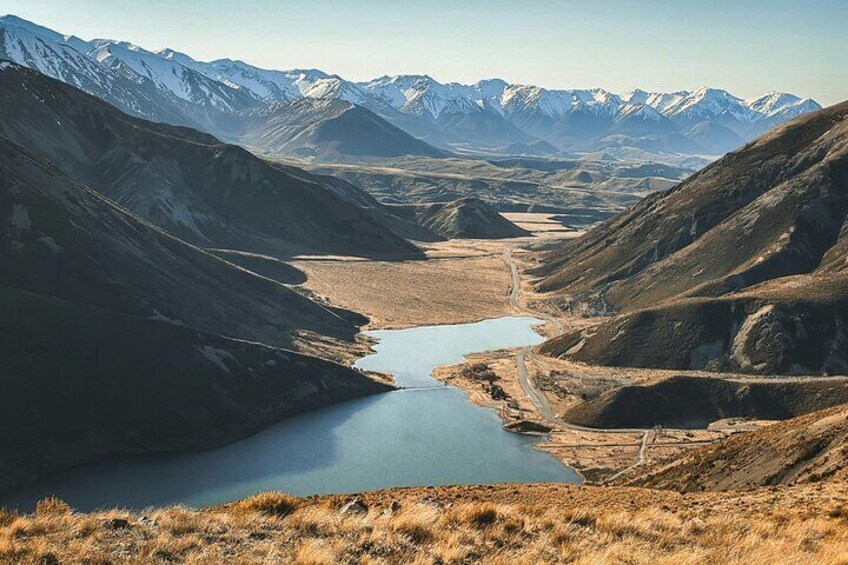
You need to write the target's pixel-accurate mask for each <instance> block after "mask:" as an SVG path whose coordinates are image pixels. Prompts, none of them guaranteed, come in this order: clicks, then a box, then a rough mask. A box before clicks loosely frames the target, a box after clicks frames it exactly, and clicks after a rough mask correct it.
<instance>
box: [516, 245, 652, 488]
mask: <svg viewBox="0 0 848 565" xmlns="http://www.w3.org/2000/svg"><path fill="white" fill-rule="evenodd" d="M519 247H520V244H518V243H516V244H513V245H510V246H509V247H507V248H506V249H505V250H504V252H503V261H504V263H505V264H506V265H507V267H509V272H510V278H511V281H510V289H509V303H510V305H511V306H512V307H513V309H515V310H516V311H517V312H520V313H522V314H525V315H528V316H533V317H534V318H540V319H542V320H545V321H546V322H548V323H549V324H551V325H552V326H553V328H554V337H556V336H559V335H562V333H563V332H564V331H565V328H564V327H563V325H562V320H560V319H559V318H557V317H555V316H552V315H551V314H548V313H546V312H540V311H538V310H533V309H532V308H528V307H527V306H524V305H523V304H521V303H520V302H519V300H518V299H519V296H520V295H521V276H520V274H519V272H518V265H517V264H516V263H515V259H513V257H512V254H513V253H515V250H516V249H518V248H519ZM532 349H533V347H532V346H528V347H524V348H522V349H521V350H520V351H519V352H518V356H517V357H516V373H517V374H518V382H519V383H521V388H523V389H524V393H525V394H526V395H527V396H528V397H529V398H530V400H531V401H532V402H533V404H534V406H536V410H537V411H538V412H539V414H540V415H541V416H542V418H544V420H545V421H546V422H548V423H549V424H553V425H557V426H561V427H564V428H568V429H570V430H575V431H584V432H594V433H602V434H621V433H640V434H642V443H641V445H640V447H639V455H638V457H637V459H636V462H635V463H633V465H631V466H630V467H627V468H626V469H623V470H621V471H619V472H618V473H616V474H615V475H613V476H612V477H610V478H608V479H607V481H612V480H614V479H617V478H618V477H620V476H622V475H624V474H625V473H627V472H629V471H631V470H632V469H634V468H636V467H638V466H640V465H643V464H644V463H645V452H646V451H647V449H648V443H649V441H650V439H651V438H653V430H650V429H648V430H646V429H642V428H587V427H585V426H578V425H576V424H570V423H568V422H565V421H564V420H562V419H560V418H557V417H556V416H555V415H554V413H553V409H552V408H551V403H550V402H549V401H548V397H547V396H545V393H543V392H542V391H540V390H539V389H537V388H536V386H535V385H534V384H533V383H532V382H531V380H530V379H529V378H528V376H527V357H528V356H529V355H530V351H531V350H532Z"/></svg>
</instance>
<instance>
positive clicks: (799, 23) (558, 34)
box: [0, 0, 848, 104]
mask: <svg viewBox="0 0 848 565" xmlns="http://www.w3.org/2000/svg"><path fill="white" fill-rule="evenodd" d="M2 13H13V14H16V15H18V16H21V17H23V18H26V19H30V20H33V21H35V22H37V23H40V24H42V25H46V26H47V27H50V28H53V29H55V30H57V31H60V32H63V33H72V34H75V35H78V36H80V37H82V38H84V39H91V38H95V37H109V38H112V39H125V40H129V41H132V42H134V43H138V44H139V45H142V46H143V47H146V48H148V49H159V48H162V47H171V48H173V49H176V50H178V51H184V52H186V53H188V54H189V55H191V56H192V57H194V58H196V59H201V60H210V59H217V58H223V57H229V58H232V59H242V60H244V61H247V62H249V63H252V64H255V65H258V66H262V67H268V68H279V69H287V68H294V67H300V68H312V67H314V68H320V69H322V70H324V71H327V72H331V73H336V74H339V75H341V76H343V77H345V78H348V79H355V80H364V79H370V78H374V77H377V76H380V75H383V74H389V75H394V74H401V73H420V74H424V73H426V74H429V75H431V76H433V77H434V78H436V79H438V80H440V81H460V82H474V81H476V80H479V79H482V78H491V77H501V78H503V79H505V80H507V81H509V82H520V83H528V84H537V85H540V86H545V87H549V88H578V87H593V86H601V87H604V88H606V89H608V90H611V91H613V92H622V91H626V90H630V89H632V88H636V87H638V88H642V89H645V90H679V89H690V88H692V87H694V86H698V85H702V84H707V85H710V86H715V87H719V88H725V89H727V90H730V91H731V92H733V93H734V94H737V95H739V96H744V97H748V96H754V95H759V94H762V93H764V92H766V91H769V90H785V91H790V92H794V93H795V94H798V95H799V96H804V97H812V98H815V99H817V100H818V101H819V102H821V103H822V104H831V103H834V102H837V101H840V100H843V99H846V98H848V33H846V29H845V25H846V22H848V0H747V1H746V0H736V1H731V0H678V1H673V0H663V1H660V0H643V1H639V0H630V1H628V0H600V1H592V0H580V1H569V0H560V1H554V0H523V1H519V0H487V1H486V0H453V1H447V0H446V1H442V0H431V1H428V2H425V1H411V0H402V1H401V0H397V1H394V2H389V1H383V0H299V1H287V0H282V1H281V0H170V1H165V0H73V1H69V0H11V1H10V0H0V14H2Z"/></svg>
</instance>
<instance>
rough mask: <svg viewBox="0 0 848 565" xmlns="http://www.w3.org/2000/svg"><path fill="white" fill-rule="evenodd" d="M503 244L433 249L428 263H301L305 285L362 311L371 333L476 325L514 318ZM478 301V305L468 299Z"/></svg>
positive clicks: (455, 244)
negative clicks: (508, 297) (368, 321)
mask: <svg viewBox="0 0 848 565" xmlns="http://www.w3.org/2000/svg"><path fill="white" fill-rule="evenodd" d="M505 246H506V243H504V242H503V241H493V242H488V241H478V240H468V241H461V242H453V241H452V242H445V243H439V244H433V249H430V250H428V259H427V260H424V261H394V262H389V261H350V260H318V261H310V260H306V261H304V260H299V261H294V262H293V263H292V264H293V265H294V266H296V267H297V268H298V269H301V270H303V271H304V272H305V273H306V275H307V277H308V280H307V281H306V283H305V285H304V286H306V287H307V288H308V289H310V290H312V291H313V292H315V293H317V294H319V295H321V296H324V297H326V298H328V299H329V301H330V302H332V303H333V304H336V305H339V306H342V307H344V308H348V309H351V310H355V311H357V312H361V313H363V314H365V315H366V316H368V317H369V318H370V319H371V323H370V324H369V325H368V327H369V328H381V329H388V328H406V327H410V326H419V325H435V324H458V323H466V322H475V321H478V320H482V319H485V318H496V317H500V316H506V315H510V314H512V310H511V309H510V307H509V303H508V301H507V292H508V289H509V271H508V270H507V269H506V267H505V266H504V264H503V261H502V260H501V258H500V253H501V252H502V251H503V248H504V247H505ZM469 296H473V297H474V300H469V299H468V297H469Z"/></svg>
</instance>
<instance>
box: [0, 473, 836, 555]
mask: <svg viewBox="0 0 848 565" xmlns="http://www.w3.org/2000/svg"><path fill="white" fill-rule="evenodd" d="M0 562H3V563H16V564H21V565H25V564H43V563H104V564H105V563H112V564H138V565H141V564H145V565H154V564H160V563H162V564H164V563H187V564H201V563H225V562H226V563H240V564H245V565H248V564H254V563H255V564H259V563H262V564H265V563H296V564H299V565H323V564H327V565H330V564H334V563H375V564H376V563H417V564H430V563H432V564H435V563H479V562H485V563H503V564H506V563H516V562H521V563H540V564H543V563H564V562H568V563H577V564H586V565H588V564H593V565H594V564H605V563H652V564H674V565H685V564H694V563H724V564H733V563H738V564H743V563H744V564H749V563H795V564H806V563H818V564H823V565H828V564H829V565H836V564H844V563H846V562H848V486H846V485H844V484H827V485H814V486H803V487H785V488H768V489H760V490H757V491H755V492H750V493H698V494H687V495H682V494H677V493H673V492H668V491H659V490H651V489H642V488H628V487H588V486H573V485H497V486H473V487H441V488H409V489H391V490H386V491H378V492H371V493H364V494H361V495H356V496H350V495H345V496H342V495H332V496H319V497H311V498H306V499H297V498H293V497H290V496H288V495H284V494H280V493H265V494H260V495H257V496H256V497H253V498H250V499H246V500H243V501H239V502H236V503H232V504H228V505H224V506H218V507H212V508H208V509H203V510H192V509H187V508H183V507H171V508H164V509H155V510H149V511H145V512H142V513H130V512H125V511H121V510H109V511H104V512H97V513H91V514H77V513H73V512H72V511H71V510H70V509H69V508H67V507H66V506H65V505H64V504H63V503H61V502H59V501H56V500H47V501H44V502H42V503H41V504H40V505H39V508H38V510H37V511H36V512H35V513H34V514H32V515H28V516H18V515H15V514H12V513H0Z"/></svg>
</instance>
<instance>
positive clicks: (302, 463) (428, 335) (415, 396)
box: [0, 317, 579, 510]
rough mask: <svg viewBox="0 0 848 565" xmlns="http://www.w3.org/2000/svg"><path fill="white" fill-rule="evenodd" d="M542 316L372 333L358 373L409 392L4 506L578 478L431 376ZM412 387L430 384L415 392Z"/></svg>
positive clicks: (135, 464) (118, 469)
mask: <svg viewBox="0 0 848 565" xmlns="http://www.w3.org/2000/svg"><path fill="white" fill-rule="evenodd" d="M536 323H539V321H538V320H535V319H533V318H517V317H512V318H500V319H496V320H486V321H483V322H478V323H475V324H462V325H453V326H427V327H418V328H412V329H407V330H382V331H374V332H368V335H369V336H371V337H374V338H377V339H378V340H379V343H378V344H377V345H376V346H375V348H374V349H375V351H376V353H375V354H373V355H369V356H367V357H364V358H362V359H360V360H359V361H358V362H357V363H356V365H355V366H356V367H359V368H361V369H365V370H371V371H380V372H390V373H393V374H394V375H395V379H396V381H397V384H398V385H400V386H402V387H410V388H408V389H406V390H399V391H396V392H389V393H385V394H380V395H376V396H371V397H367V398H362V399H356V400H352V401H349V402H345V403H343V404H337V405H335V406H331V407H329V408H325V409H322V410H317V411H314V412H310V413H307V414H303V415H300V416H296V417H294V418H289V419H287V420H284V421H282V422H280V423H279V424H277V425H274V426H272V427H271V428H268V429H266V430H265V431H263V432H261V433H259V434H256V435H255V436H252V437H249V438H247V439H244V440H242V441H239V442H236V443H234V444H231V445H228V446H226V447H222V448H219V449H212V450H208V451H203V452H196V453H187V454H170V455H157V456H135V457H124V458H119V459H113V460H108V461H104V462H101V463H98V464H95V465H89V466H85V467H79V468H76V469H74V470H71V471H69V472H66V473H62V474H59V475H55V476H52V477H49V478H47V479H45V480H44V481H42V482H40V483H38V484H36V485H34V486H33V487H31V488H27V489H25V490H22V491H21V492H17V493H12V494H11V495H10V496H7V497H6V498H5V499H4V500H0V505H6V506H11V507H18V508H21V509H24V510H28V509H31V508H32V507H33V506H34V504H35V502H36V501H37V500H39V499H41V498H44V497H45V496H48V495H51V494H53V495H56V496H59V497H61V498H63V499H64V500H66V501H67V502H68V503H69V504H71V505H72V506H74V507H75V508H77V509H79V510H92V509H95V508H103V507H114V506H118V507H127V508H144V507H148V506H160V505H165V504H174V503H182V504H188V505H192V506H205V505H210V504H216V503H220V502H225V501H229V500H234V499H237V498H243V497H245V496H249V495H252V494H254V493H256V492H259V491H263V490H283V491H286V492H289V493H292V494H296V495H311V494H321V493H330V492H356V491H362V490H373V489H380V488H388V487H394V486H425V485H447V484H487V483H500V482H578V481H579V479H578V477H577V475H576V474H575V473H574V472H573V471H572V470H571V469H568V468H567V467H564V466H563V465H561V464H560V463H559V462H558V461H556V460H555V459H554V458H553V457H551V456H550V455H548V454H546V453H543V452H541V451H537V450H535V449H533V445H534V444H535V443H536V442H537V441H539V440H538V439H536V438H532V437H528V436H522V435H518V434H513V433H510V432H506V431H504V430H503V429H501V421H500V419H499V418H498V416H497V414H496V413H495V411H493V410H490V409H483V408H480V407H477V406H474V405H472V404H470V403H469V402H468V401H467V400H466V398H465V394H464V393H463V392H462V391H461V390H459V389H457V388H454V387H448V386H439V385H440V383H439V382H438V381H436V380H435V379H433V378H432V377H430V372H431V371H432V370H433V369H434V368H435V367H438V366H440V365H446V364H451V363H457V362H459V361H461V360H462V358H463V356H464V355H466V354H468V353H473V352H479V351H486V350H490V349H498V348H505V347H517V346H521V345H530V344H536V343H539V342H540V341H541V339H542V338H541V337H540V336H539V334H537V333H536V332H534V331H533V329H532V326H533V324H536ZM412 387H425V388H422V389H418V390H416V389H415V388H412Z"/></svg>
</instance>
